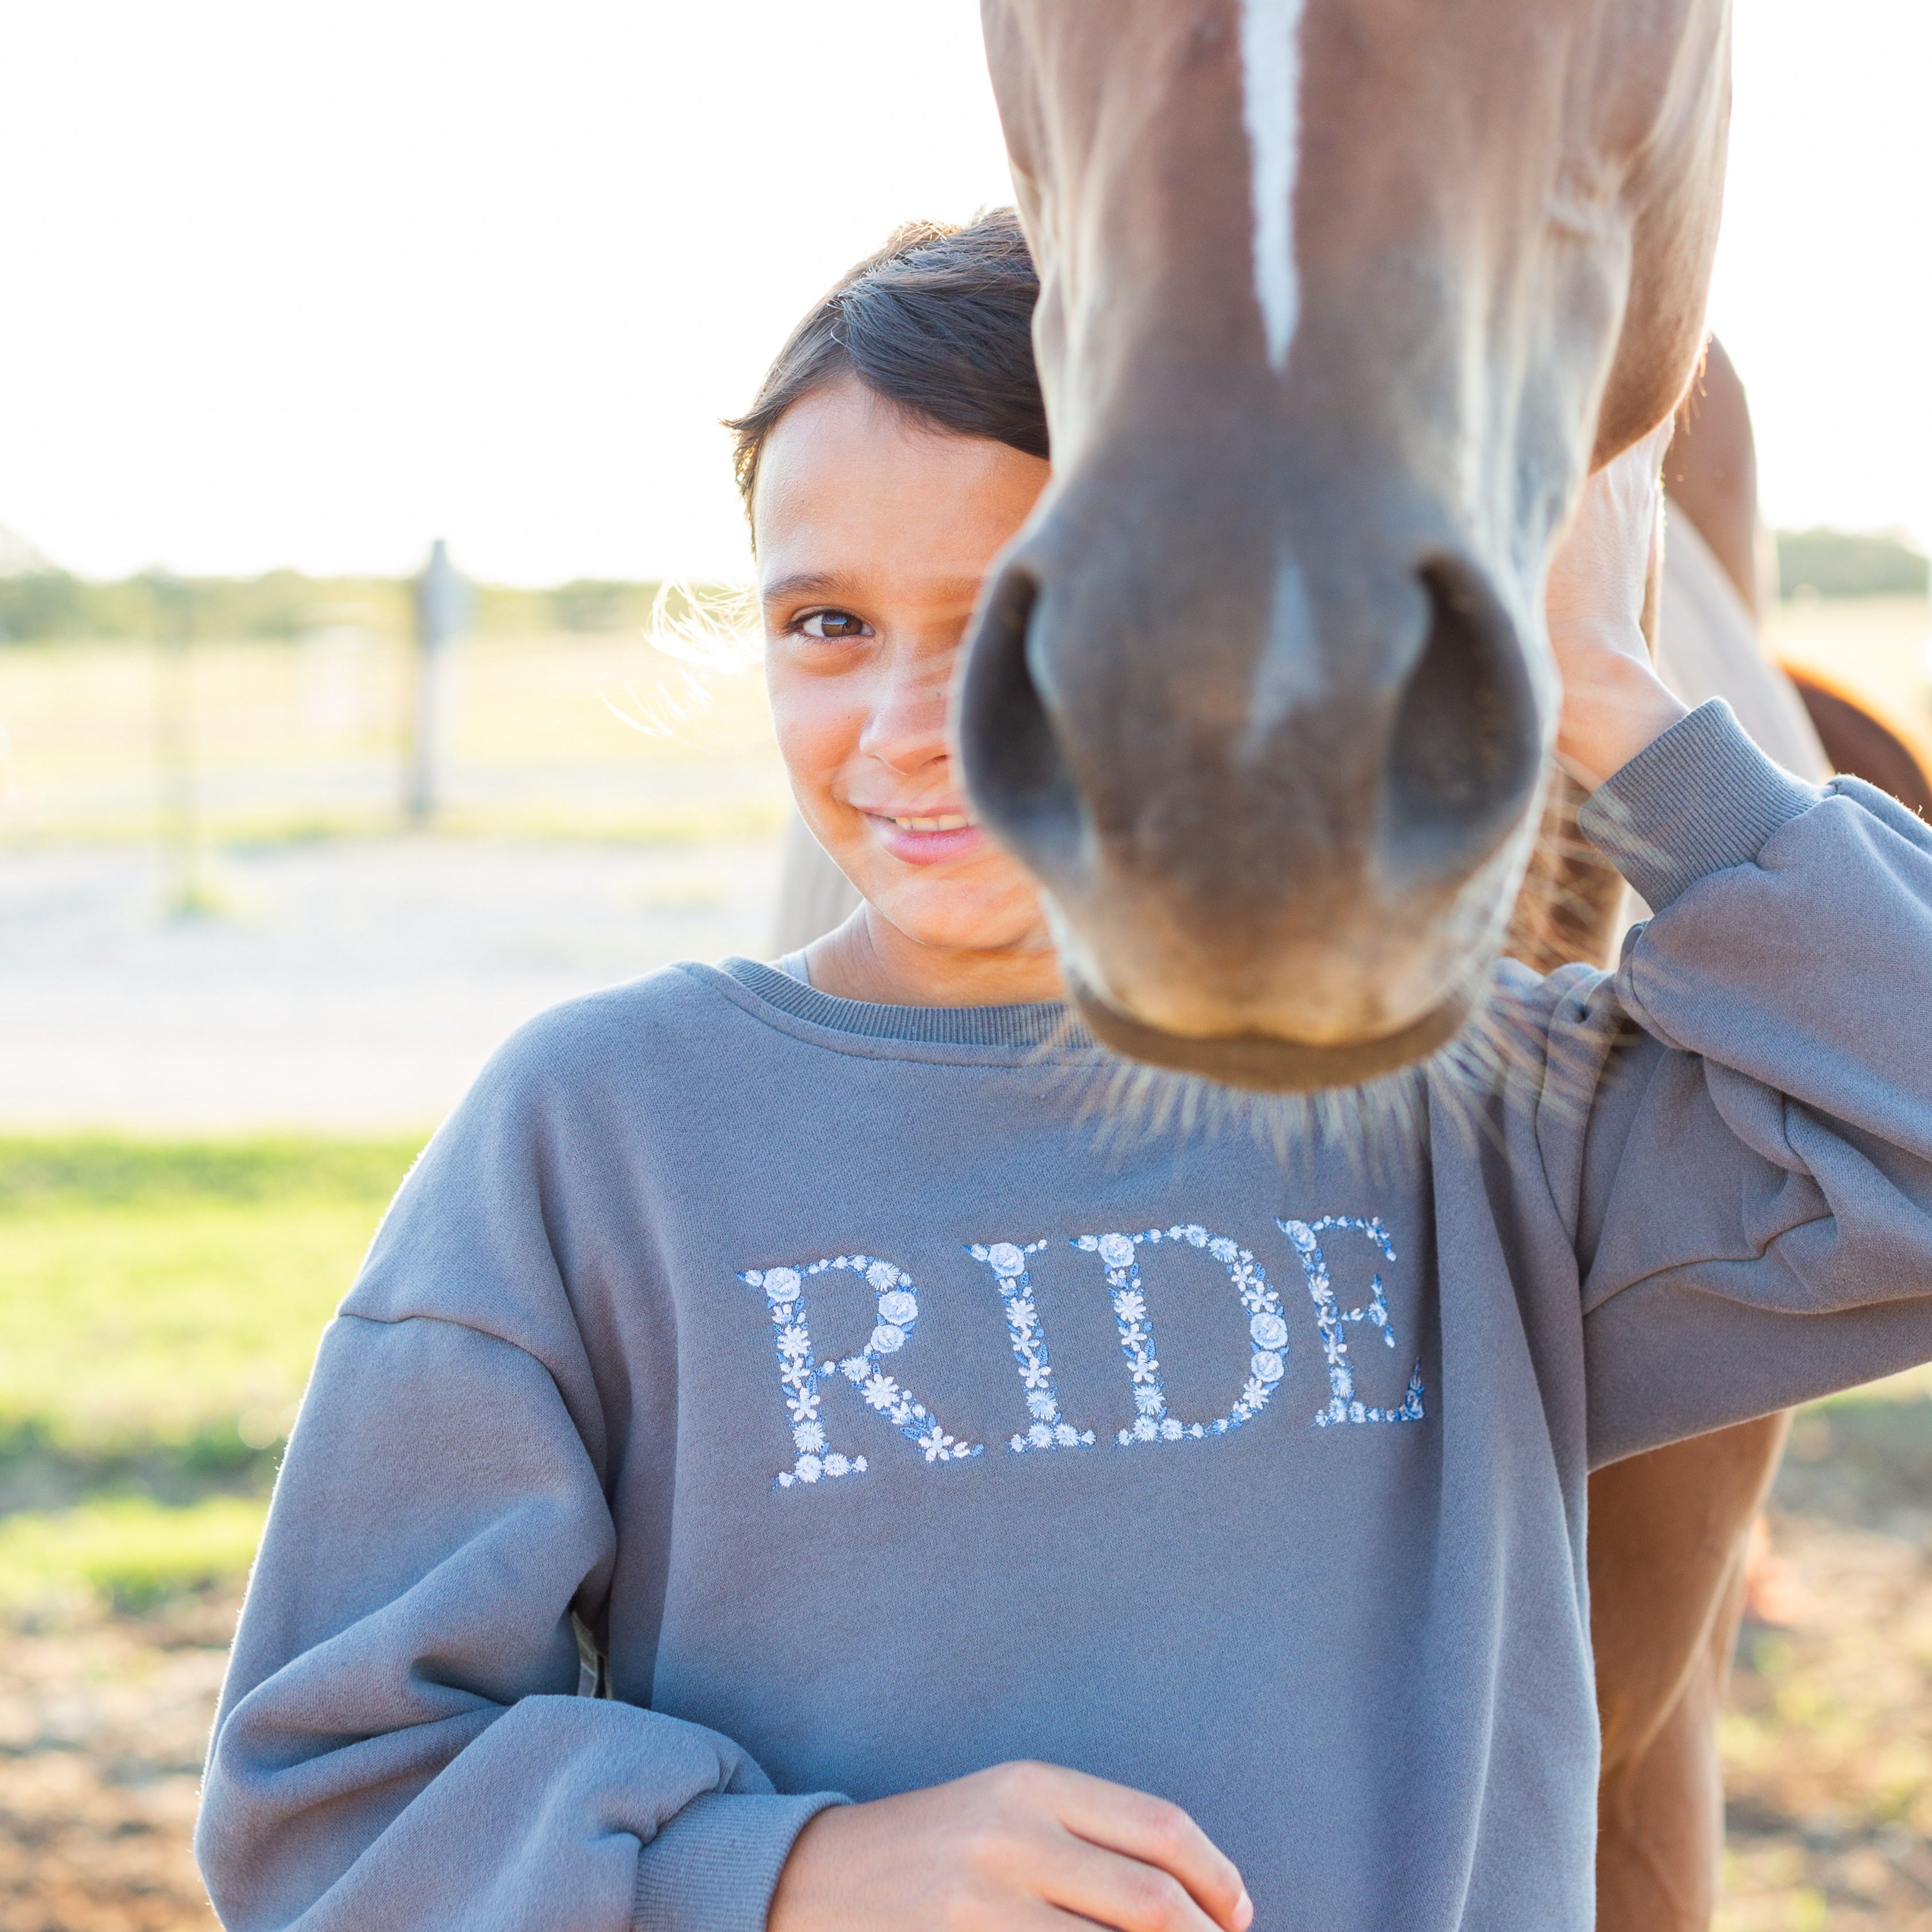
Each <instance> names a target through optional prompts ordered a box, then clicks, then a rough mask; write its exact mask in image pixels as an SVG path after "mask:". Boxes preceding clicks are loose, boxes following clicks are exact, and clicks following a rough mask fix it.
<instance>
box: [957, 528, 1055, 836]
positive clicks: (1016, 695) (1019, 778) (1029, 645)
mask: <svg viewBox="0 0 1932 1932" xmlns="http://www.w3.org/2000/svg"><path fill="white" fill-rule="evenodd" d="M1039 601H1040V580H1039V579H1038V578H1037V577H1036V576H1035V575H1034V573H1033V571H1032V570H1031V568H1029V567H1028V565H1026V564H1025V563H1022V562H1013V563H1010V564H1008V565H1007V566H1006V568H1004V570H1002V571H1001V573H1000V574H999V577H998V580H996V581H995V583H994V585H993V586H992V589H991V590H990V591H989V592H988V595H987V597H986V602H985V604H984V605H983V607H982V608H981V610H980V616H979V619H978V621H977V622H976V624H975V625H974V629H973V634H972V636H971V637H970V638H969V639H968V643H967V650H966V668H965V674H964V676H963V677H962V681H961V685H960V692H959V748H960V759H961V763H962V765H963V766H964V768H965V777H966V790H967V792H968V795H969V796H971V799H972V800H973V803H974V807H975V808H976V809H977V811H979V813H980V816H981V817H983V819H984V820H986V823H987V824H988V825H989V826H991V827H992V829H993V830H994V832H996V833H997V834H998V835H999V836H1000V838H1001V839H1002V840H1004V841H1005V842H1006V843H1007V844H1009V845H1010V846H1012V847H1014V848H1015V849H1016V850H1018V851H1019V852H1020V853H1022V856H1025V858H1027V859H1028V860H1029V861H1030V862H1031V861H1036V860H1051V859H1053V858H1055V857H1058V858H1059V859H1061V860H1062V861H1063V862H1064V861H1065V860H1066V859H1067V858H1068V857H1070V856H1071V850H1070V848H1071V847H1073V845H1075V844H1077V842H1078V841H1079V838H1080V836H1081V832H1082V823H1083V817H1084V815H1083V813H1082V808H1081V804H1080V798H1079V790H1078V789H1077V787H1076V785H1075V783H1074V779H1073V769H1072V767H1071V766H1070V765H1069V763H1068V762H1067V754H1066V751H1065V750H1064V748H1063V746H1062V745H1061V739H1060V734H1059V733H1058V731H1057V730H1055V727H1054V723H1053V720H1052V717H1051V716H1050V715H1049V712H1048V709H1047V705H1046V699H1045V698H1044V697H1043V695H1042V694H1041V691H1040V684H1039V682H1038V681H1037V679H1036V678H1035V676H1034V667H1033V658H1034V653H1035V651H1036V650H1037V640H1034V639H1033V637H1032V631H1033V620H1034V610H1035V607H1036V605H1037V604H1038V602H1039Z"/></svg>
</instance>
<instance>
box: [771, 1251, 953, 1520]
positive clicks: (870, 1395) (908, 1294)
mask: <svg viewBox="0 0 1932 1932" xmlns="http://www.w3.org/2000/svg"><path fill="white" fill-rule="evenodd" d="M828 1268H835V1269H844V1270H846V1271H850V1272H853V1273H856V1274H859V1275H862V1276H863V1277H864V1278H865V1283H866V1285H867V1286H868V1287H869V1288H870V1289H871V1290H872V1291H873V1292H874V1295H877V1298H878V1299H877V1316H878V1322H877V1326H876V1327H874V1329H873V1331H872V1333H871V1339H870V1340H868V1342H867V1343H866V1345H865V1348H864V1349H862V1350H861V1351H860V1352H859V1353H858V1354H857V1355H847V1357H846V1358H844V1360H843V1361H834V1360H832V1358H829V1357H828V1358H826V1359H825V1360H824V1361H821V1362H820V1363H819V1364H818V1365H817V1367H815V1368H814V1367H813V1365H812V1361H811V1357H812V1345H811V1323H810V1320H809V1318H808V1316H807V1314H806V1312H805V1281H806V1280H807V1279H808V1278H809V1277H811V1276H813V1275H816V1274H823V1273H824V1272H825V1271H826V1269H828ZM739 1280H742V1281H743V1282H745V1283H747V1284H748V1286H751V1287H753V1288H756V1289H762V1290H763V1293H764V1296H765V1300H766V1304H767V1306H768V1307H769V1310H770V1313H771V1318H772V1322H773V1324H774V1325H775V1328H776V1330H777V1333H776V1336H775V1341H776V1344H777V1351H778V1383H779V1386H780V1388H781V1389H782V1390H783V1391H784V1400H785V1409H786V1412H787V1415H789V1416H790V1419H791V1424H792V1442H793V1447H794V1448H796V1450H797V1451H798V1454H797V1457H796V1460H794V1461H793V1464H792V1466H791V1467H790V1469H787V1470H784V1471H781V1472H780V1473H779V1475H778V1476H777V1477H776V1478H775V1486H776V1487H778V1488H779V1489H784V1490H788V1489H790V1488H792V1487H793V1486H794V1485H795V1484H799V1483H804V1484H814V1483H817V1482H818V1481H820V1479H821V1478H836V1477H840V1476H847V1475H864V1474H865V1469H866V1462H865V1457H862V1456H849V1457H848V1456H847V1455H845V1454H842V1453H841V1452H840V1451H837V1450H833V1449H830V1448H828V1447H827V1446H826V1430H825V1427H824V1424H823V1422H822V1421H820V1418H819V1405H820V1387H821V1385H822V1384H823V1381H824V1379H825V1378H826V1377H827V1376H832V1375H834V1374H838V1375H842V1376H844V1377H845V1379H847V1381H848V1382H851V1383H852V1384H853V1385H854V1386H855V1387H856V1388H859V1391H860V1392H861V1394H862V1395H863V1397H864V1399H865V1403H866V1404H867V1406H868V1407H869V1408H871V1409H873V1410H874V1411H875V1412H877V1414H879V1415H882V1416H883V1417H884V1418H886V1420H887V1421H889V1422H890V1423H891V1424H892V1426H893V1427H895V1429H897V1430H898V1431H899V1433H901V1435H903V1436H905V1437H906V1438H907V1439H908V1440H909V1441H911V1442H916V1443H917V1444H918V1445H919V1448H921V1449H922V1450H924V1451H926V1460H927V1461H928V1462H937V1461H944V1462H963V1461H965V1460H967V1459H968V1457H974V1456H977V1455H978V1454H980V1452H981V1449H982V1447H983V1445H980V1444H979V1443H977V1442H974V1443H965V1442H961V1441H959V1439H958V1438H957V1437H956V1436H950V1435H948V1434H947V1433H946V1432H945V1431H944V1430H942V1429H941V1427H940V1425H939V1423H938V1420H937V1418H935V1417H933V1416H932V1415H929V1413H928V1412H927V1411H926V1408H925V1406H924V1405H923V1404H922V1403H917V1402H915V1401H914V1400H913V1399H912V1397H910V1395H909V1394H907V1392H906V1391H905V1390H904V1388H901V1386H900V1385H899V1384H898V1382H896V1381H895V1380H894V1379H893V1378H892V1376H889V1375H887V1374H886V1373H885V1372H884V1371H883V1370H882V1369H881V1368H880V1367H879V1358H880V1357H881V1356H882V1355H896V1354H897V1353H898V1351H899V1350H900V1349H903V1348H904V1346H905V1345H906V1343H907V1340H908V1339H909V1338H910V1335H911V1334H912V1331H913V1325H914V1323H915V1322H917V1320H918V1319H919V1299H918V1297H917V1295H916V1294H915V1293H914V1292H913V1283H912V1282H911V1280H910V1278H909V1277H907V1274H906V1273H905V1271H904V1270H903V1269H902V1268H899V1267H898V1266H897V1265H895V1264H894V1263H892V1262H886V1261H879V1260H876V1259H874V1258H873V1257H872V1256H868V1255H837V1256H832V1257H829V1259H826V1260H823V1261H817V1262H812V1263H811V1265H810V1266H809V1267H806V1268H765V1269H762V1270H760V1269H757V1268H752V1269H748V1270H747V1271H745V1273H744V1274H742V1275H741V1276H740V1277H739ZM935 1442H937V1443H938V1448H935V1447H934V1446H933V1445H935Z"/></svg>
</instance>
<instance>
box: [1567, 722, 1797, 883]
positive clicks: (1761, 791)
mask: <svg viewBox="0 0 1932 1932" xmlns="http://www.w3.org/2000/svg"><path fill="white" fill-rule="evenodd" d="M1823 796H1824V793H1823V792H1822V791H1820V790H1819V789H1818V788H1817V786H1815V785H1808V784H1805V783H1804V782H1802V781H1801V780H1799V779H1798V778H1793V776H1792V775H1791V774H1790V772H1787V771H1785V770H1784V769H1782V768H1781V766H1777V765H1775V764H1773V763H1772V761H1771V760H1770V759H1769V758H1767V757H1766V756H1765V754H1763V752H1762V751H1760V750H1759V749H1758V748H1757V745H1755V744H1754V743H1753V742H1752V741H1751V739H1750V737H1749V736H1747V735H1746V733H1745V728H1744V727H1743V726H1742V724H1739V722H1738V721H1737V718H1736V716H1735V715H1734V714H1733V712H1732V710H1731V707H1730V706H1729V705H1728V704H1727V703H1725V702H1724V700H1723V699H1722V698H1721V697H1714V698H1712V700H1711V701H1710V702H1709V703H1708V704H1700V705H1699V706H1698V707H1697V709H1696V710H1695V711H1694V712H1691V715H1689V716H1688V718H1679V720H1678V721H1677V722H1676V724H1673V725H1672V726H1671V727H1670V730H1668V731H1666V732H1665V733H1664V734H1663V735H1662V736H1661V737H1659V738H1657V739H1653V740H1652V742H1651V743H1649V745H1646V746H1645V748H1643V750H1642V751H1640V752H1638V754H1637V756H1636V757H1634V758H1633V759H1631V761H1630V763H1628V764H1627V765H1625V766H1624V767H1623V769H1622V770H1621V771H1619V772H1613V774H1612V775H1610V777H1609V778H1607V779H1606V780H1605V781H1604V783H1603V784H1601V786H1599V787H1598V789H1597V790H1595V791H1594V792H1592V793H1591V795H1590V796H1589V799H1588V801H1587V802H1586V803H1585V805H1584V806H1583V809H1582V810H1581V811H1580V812H1579V813H1578V814H1577V824H1578V825H1579V826H1580V828H1581V829H1582V830H1583V835H1584V836H1585V837H1586V838H1588V839H1589V841H1590V843H1591V844H1593V845H1594V846H1595V847H1596V848H1597V850H1598V851H1600V852H1601V853H1603V855H1604V857H1605V858H1607V859H1609V860H1610V863H1611V864H1612V865H1614V866H1616V868H1617V870H1618V871H1620V872H1621V873H1622V874H1623V875H1624V877H1625V878H1627V879H1628V880H1629V881H1630V882H1631V884H1632V885H1634V886H1635V887H1636V888H1637V890H1638V891H1639V892H1641V893H1642V894H1643V896H1644V897H1645V898H1646V899H1648V900H1649V901H1650V904H1651V906H1652V909H1653V910H1655V911H1658V912H1661V911H1662V910H1664V907H1666V906H1667V905H1668V904H1670V902H1671V901H1672V900H1673V899H1674V898H1676V897H1677V896H1678V895H1679V894H1680V893H1681V892H1683V891H1684V889H1685V888H1686V887H1687V886H1690V885H1691V884H1692V883H1694V882H1695V881H1696V880H1699V879H1701V878H1703V877H1705V875H1706V874H1707V873H1711V872H1721V871H1724V869H1725V868H1727V866H1731V865H1749V864H1751V862H1752V861H1753V860H1754V859H1756V858H1757V855H1758V854H1759V853H1760V852H1761V851H1763V850H1764V847H1765V844H1766V841H1768V840H1769V838H1770V837H1771V835H1772V833H1773V832H1776V831H1778V829H1780V828H1781V826H1786V825H1788V824H1790V822H1791V821H1792V820H1793V819H1794V818H1796V817H1799V815H1800V814H1802V813H1804V812H1806V811H1809V810H1810V809H1811V807H1812V806H1813V805H1816V804H1817V802H1818V801H1819V800H1820V799H1821V798H1822V797H1823Z"/></svg>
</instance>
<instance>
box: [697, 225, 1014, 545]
mask: <svg viewBox="0 0 1932 1932" xmlns="http://www.w3.org/2000/svg"><path fill="white" fill-rule="evenodd" d="M1039 296H1040V278H1039V277H1038V276H1037V275H1036V274H1035V273H1034V266H1033V257H1032V256H1031V254H1029V253H1028V251H1027V245H1026V236H1025V234H1024V233H1022V231H1021V229H1020V223H1019V216H1017V215H1016V214H1015V213H1014V212H1013V210H1012V209H1011V208H995V209H993V210H992V211H990V212H989V213H986V214H980V215H977V216H976V217H974V219H973V220H971V222H969V223H968V224H967V225H966V226H965V227H963V228H956V227H952V226H949V225H947V224H946V223H943V222H938V221H909V222H907V223H906V224H905V226H904V227H902V228H899V229H895V230H894V232H893V233H892V236H891V238H890V239H889V240H888V241H887V242H886V245H885V246H884V247H883V248H881V249H880V251H878V253H877V254H875V255H868V257H866V258H865V260H864V261H862V262H861V263H859V264H858V266H856V268H854V269H851V270H850V271H849V272H847V274H846V275H844V277H842V278H841V279H840V281H838V283H836V284H835V285H834V286H833V287H832V288H831V289H830V290H828V291H827V292H826V294H825V295H824V296H822V297H821V298H820V299H819V301H818V302H817V303H816V304H814V306H813V308H812V310H811V314H808V316H807V317H805V320H803V321H802V322H801V323H799V326H797V327H796V329H793V331H792V332H791V338H790V341H787V343H786V344H785V346H784V347H783V348H782V349H781V350H779V351H778V359H777V360H776V361H775V362H773V363H772V366H771V368H769V370H768V371H766V374H765V380H763V383H760V385H759V386H758V394H757V400H756V401H754V403H753V404H752V405H751V407H750V408H749V409H748V410H746V411H745V413H744V414H743V415H742V416H739V417H736V419H733V420H732V421H730V422H727V423H726V424H725V425H724V427H725V428H727V429H728V430H729V431H730V432H731V435H732V438H733V452H732V467H733V470H734V471H735V472H736V475H737V478H738V488H739V491H740V492H741V493H742V495H743V496H744V499H745V514H747V515H749V514H751V493H752V491H753V490H754V489H755V488H756V487H757V481H758V460H759V458H760V457H761V456H762V455H763V454H764V448H765V440H766V437H769V435H770V434H771V433H772V428H774V426H775V425H776V424H777V422H778V419H779V417H781V416H783V415H784V413H785V412H786V410H788V409H790V407H791V406H792V405H793V404H794V403H796V402H798V401H801V400H802V398H805V397H806V396H808V395H811V393H812V392H814V390H817V389H823V388H825V387H826V385H827V384H829V383H835V382H836V381H838V379H839V378H840V377H842V376H856V377H857V378H858V379H859V381H860V382H862V383H864V384H865V387H866V388H867V389H870V390H871V392H873V393H874V395H878V396H882V397H883V398H885V399H886V401H888V402H890V403H893V404H897V405H898V407H899V408H901V409H902V410H904V411H905V412H906V413H907V414H908V415H910V416H916V417H918V418H919V419H922V420H923V421H924V422H928V423H930V424H932V425H933V426H934V427H935V428H939V429H944V430H950V431H953V432H954V433H955V434H957V435H960V436H983V437H988V438H989V439H990V440H992V441H993V442H995V443H1006V444H1008V445H1010V446H1011V447H1012V448H1013V449H1019V450H1024V451H1025V452H1026V454H1027V455H1029V456H1040V457H1043V456H1045V455H1046V453H1047V445H1046V404H1045V403H1044V402H1043V401H1042V400H1041V397H1040V377H1039V374H1038V372H1037V371H1036V370H1035V368H1034V359H1033V311H1034V303H1035V302H1036V301H1037V300H1038V299H1039Z"/></svg>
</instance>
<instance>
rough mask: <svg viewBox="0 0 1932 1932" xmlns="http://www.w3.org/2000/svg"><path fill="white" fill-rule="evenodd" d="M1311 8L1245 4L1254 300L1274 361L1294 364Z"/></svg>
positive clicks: (1270, 0) (1276, 1)
mask: <svg viewBox="0 0 1932 1932" xmlns="http://www.w3.org/2000/svg"><path fill="white" fill-rule="evenodd" d="M1303 5H1304V0H1241V123H1242V125H1243V126H1244V127H1246V129H1247V135H1248V178H1249V193H1250V196H1251V198H1252V199H1253V204H1254V217H1255V239H1254V258H1255V299H1256V301H1257V302H1259V303H1260V305H1261V311H1262V333H1263V334H1264V335H1265V336H1266V338H1267V339H1268V361H1269V362H1270V364H1271V365H1272V366H1273V367H1274V368H1277V369H1282V368H1286V366H1287V364H1288V351H1289V345H1290V344H1292V342H1293V341H1294V340H1295V315H1296V311H1297V309H1298V306H1299V300H1300V291H1299V289H1298V285H1297V282H1296V278H1295V163H1296V162H1297V160H1298V159H1299V158H1300V151H1301V44H1300V42H1301V10H1302V7H1303Z"/></svg>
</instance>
